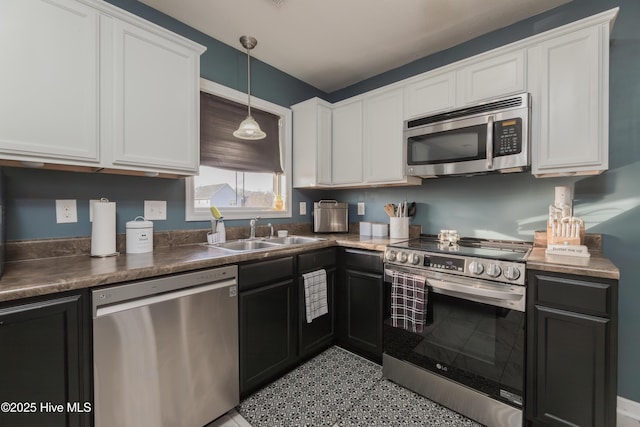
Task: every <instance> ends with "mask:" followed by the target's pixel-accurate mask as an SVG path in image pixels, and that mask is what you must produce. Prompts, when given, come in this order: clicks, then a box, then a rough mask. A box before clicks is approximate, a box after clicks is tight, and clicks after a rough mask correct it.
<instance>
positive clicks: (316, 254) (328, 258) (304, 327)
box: [298, 248, 336, 358]
mask: <svg viewBox="0 0 640 427" xmlns="http://www.w3.org/2000/svg"><path fill="white" fill-rule="evenodd" d="M320 269H323V270H325V272H326V276H327V309H328V310H327V311H328V313H327V314H324V315H322V316H319V317H316V318H315V319H313V320H312V321H311V322H307V313H306V309H305V307H306V304H305V292H304V278H303V274H305V273H311V272H314V271H316V270H320ZM335 283H336V248H328V249H322V250H318V251H313V252H309V253H305V254H300V255H298V307H299V313H300V315H299V316H298V355H299V357H300V358H307V357H309V356H312V355H315V354H317V353H319V352H320V351H322V350H324V349H325V348H327V347H329V346H330V345H331V343H333V340H334V336H335V315H334V312H335V310H334V300H335V298H334V289H335Z"/></svg>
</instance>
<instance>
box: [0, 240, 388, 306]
mask: <svg viewBox="0 0 640 427" xmlns="http://www.w3.org/2000/svg"><path fill="white" fill-rule="evenodd" d="M315 237H320V238H321V239H323V240H321V241H319V242H314V243H306V244H299V245H288V246H284V247H281V248H277V249H270V250H268V251H255V252H245V253H238V254H233V253H230V252H228V251H225V250H222V249H219V248H215V247H211V246H207V245H204V244H190V245H182V246H173V247H162V248H158V249H154V251H153V252H151V253H145V254H121V255H119V256H114V257H107V258H92V257H90V256H88V255H75V256H63V257H54V258H41V259H33V260H24V261H13V262H7V263H5V265H4V272H3V274H2V278H1V279H0V301H10V300H16V299H20V298H27V297H33V296H38V295H46V294H52V293H57V292H63V291H69V290H74V289H84V288H90V287H95V286H102V285H109V284H116V283H121V282H127V281H132V280H140V279H146V278H151V277H156V276H162V275H166V274H173V273H180V272H186V271H190V270H197V269H202V268H211V267H218V266H222V265H228V264H236V263H240V262H243V261H252V260H260V259H265V258H269V257H274V256H286V255H293V254H297V253H300V252H302V251H310V250H315V249H321V248H325V247H331V246H336V245H338V246H343V247H349V248H356V249H364V250H373V251H384V248H385V246H386V245H388V244H389V243H391V242H392V241H393V240H391V239H388V238H381V237H364V236H363V237H361V236H359V235H357V234H331V235H327V234H323V235H317V236H315Z"/></svg>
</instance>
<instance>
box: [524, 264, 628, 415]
mask: <svg viewBox="0 0 640 427" xmlns="http://www.w3.org/2000/svg"><path fill="white" fill-rule="evenodd" d="M528 275H529V276H528V284H527V286H528V295H527V297H528V307H527V310H528V312H527V316H528V319H527V324H528V327H527V328H528V329H527V381H526V382H527V393H526V405H525V415H526V422H527V425H528V426H581V427H614V426H615V425H616V399H617V382H616V381H617V368H616V363H617V282H616V281H615V280H607V279H597V278H589V277H584V276H574V275H568V274H559V273H550V272H543V271H536V270H531V271H529V273H528Z"/></svg>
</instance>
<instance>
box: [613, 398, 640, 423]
mask: <svg viewBox="0 0 640 427" xmlns="http://www.w3.org/2000/svg"><path fill="white" fill-rule="evenodd" d="M617 412H618V422H617V426H618V427H640V402H635V401H633V400H630V399H626V398H624V397H621V396H618V411H617Z"/></svg>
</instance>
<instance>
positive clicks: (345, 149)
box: [331, 101, 362, 184]
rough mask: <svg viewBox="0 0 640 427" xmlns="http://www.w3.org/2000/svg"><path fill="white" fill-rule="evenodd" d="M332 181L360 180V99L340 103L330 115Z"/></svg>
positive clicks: (335, 182) (354, 181) (354, 182)
mask: <svg viewBox="0 0 640 427" xmlns="http://www.w3.org/2000/svg"><path fill="white" fill-rule="evenodd" d="M332 127H333V131H332V135H333V141H332V150H333V153H332V157H331V158H332V168H333V170H332V181H331V182H332V183H333V184H357V183H361V182H362V101H356V102H352V103H349V104H346V105H340V106H337V107H335V108H334V109H333V117H332Z"/></svg>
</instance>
